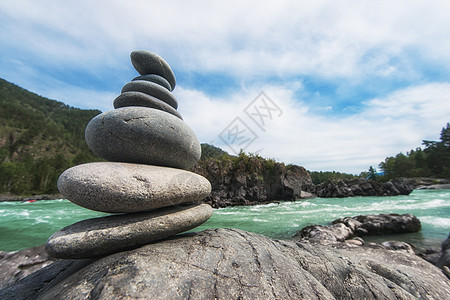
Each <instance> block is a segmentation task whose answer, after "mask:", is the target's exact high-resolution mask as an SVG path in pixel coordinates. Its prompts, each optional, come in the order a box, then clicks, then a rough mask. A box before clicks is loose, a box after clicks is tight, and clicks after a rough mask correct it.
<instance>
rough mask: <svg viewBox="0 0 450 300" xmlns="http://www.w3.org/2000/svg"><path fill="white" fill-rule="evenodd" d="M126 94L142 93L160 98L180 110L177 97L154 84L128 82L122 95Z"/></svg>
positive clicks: (140, 81) (144, 81) (137, 81)
mask: <svg viewBox="0 0 450 300" xmlns="http://www.w3.org/2000/svg"><path fill="white" fill-rule="evenodd" d="M125 92H141V93H144V94H147V95H150V96H153V97H155V98H158V99H160V100H162V101H164V102H166V103H167V104H169V105H170V106H172V107H173V108H175V109H177V108H178V101H177V99H176V98H175V96H174V95H173V94H172V93H171V92H169V91H168V90H167V89H165V88H163V87H162V86H160V85H159V84H157V83H154V82H150V81H146V80H136V81H131V82H128V83H127V84H125V85H124V86H123V88H122V93H125Z"/></svg>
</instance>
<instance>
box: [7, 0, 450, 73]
mask: <svg viewBox="0 0 450 300" xmlns="http://www.w3.org/2000/svg"><path fill="white" fill-rule="evenodd" d="M0 7H1V10H2V11H3V15H4V16H6V18H4V20H3V21H2V24H3V27H4V30H3V34H2V35H1V36H2V39H3V40H5V41H6V40H7V41H8V42H9V43H12V44H14V45H17V47H29V48H30V49H29V51H31V52H32V53H34V54H35V55H36V57H38V58H39V59H45V60H46V63H51V62H52V61H53V62H58V63H63V64H69V65H72V64H73V63H74V62H76V63H77V64H78V65H79V66H82V67H84V68H86V69H87V70H89V69H90V68H91V67H92V68H94V67H97V66H102V65H106V64H113V65H114V64H115V62H116V61H122V60H121V59H120V58H121V57H124V56H126V57H127V55H128V54H129V52H130V51H131V50H132V49H135V48H145V49H150V50H153V51H156V52H158V53H161V54H162V55H163V57H166V58H168V59H169V61H171V62H172V64H173V66H174V67H175V69H176V68H178V67H179V68H183V69H188V70H193V71H220V72H224V71H226V72H228V73H233V74H235V76H246V75H247V76H248V75H255V74H261V73H262V72H272V73H274V74H318V75H320V76H343V77H346V76H359V75H361V74H363V75H365V74H367V72H382V73H383V74H389V72H391V71H392V70H393V69H392V68H391V67H393V66H391V65H390V64H389V57H392V56H399V57H401V56H403V55H405V51H407V50H408V49H409V48H410V47H414V48H416V49H418V52H419V53H421V55H424V56H428V57H430V58H432V57H435V58H438V59H440V60H441V61H442V63H444V64H445V65H446V66H447V67H448V65H449V63H450V54H449V52H448V51H446V49H448V48H449V46H450V38H449V35H448V28H450V19H449V18H448V17H447V14H446V12H447V11H449V8H450V4H449V3H448V2H446V1H432V2H430V1H415V2H414V5H412V4H411V3H410V2H409V1H396V2H395V3H392V1H377V2H373V1H360V2H354V1H339V2H336V1H314V2H311V1H308V2H306V1H276V2H269V3H261V2H256V1H227V2H224V3H219V2H210V1H189V2H186V1H169V2H168V1H166V2H163V1H127V2H125V1H64V2H54V1H20V3H19V2H17V1H13V0H11V1H8V0H4V1H2V4H0ZM8 21H9V22H8ZM437 41H438V42H437ZM367 53H373V55H371V56H372V57H371V58H368V57H366V56H365V55H366V54H367ZM380 70H381V71H380ZM91 71H92V72H94V69H92V70H91Z"/></svg>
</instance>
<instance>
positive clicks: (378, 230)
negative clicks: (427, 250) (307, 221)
mask: <svg viewBox="0 0 450 300" xmlns="http://www.w3.org/2000/svg"><path fill="white" fill-rule="evenodd" d="M420 229H421V223H420V221H419V219H418V218H417V217H416V216H413V215H411V214H403V215H399V214H380V215H367V216H356V217H345V218H340V219H337V220H334V221H333V222H332V225H330V226H322V225H312V226H308V227H305V228H303V229H302V230H300V231H299V232H298V233H297V234H296V235H295V237H294V238H296V239H302V240H315V241H332V242H335V241H337V242H343V241H345V240H348V239H350V238H352V237H355V236H359V237H361V236H365V235H387V234H399V233H411V232H417V231H419V230H420ZM393 247H394V246H393Z"/></svg>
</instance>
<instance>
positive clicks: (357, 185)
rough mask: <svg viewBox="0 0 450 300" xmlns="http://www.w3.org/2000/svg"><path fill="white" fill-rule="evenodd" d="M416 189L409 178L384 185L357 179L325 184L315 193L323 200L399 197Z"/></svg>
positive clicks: (398, 179)
mask: <svg viewBox="0 0 450 300" xmlns="http://www.w3.org/2000/svg"><path fill="white" fill-rule="evenodd" d="M414 187H415V185H414V183H413V181H411V180H410V179H408V178H395V179H392V180H390V181H388V182H384V183H381V182H378V181H375V180H367V179H363V178H357V179H347V180H337V181H326V182H323V183H321V184H319V185H317V186H316V187H315V189H314V191H313V193H314V194H315V195H317V197H322V198H343V197H353V196H397V195H408V194H409V193H411V192H412V191H413V189H414Z"/></svg>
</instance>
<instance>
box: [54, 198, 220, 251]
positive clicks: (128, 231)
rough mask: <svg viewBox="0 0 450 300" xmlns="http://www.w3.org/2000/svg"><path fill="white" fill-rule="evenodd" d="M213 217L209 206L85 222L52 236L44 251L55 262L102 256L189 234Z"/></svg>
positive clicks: (68, 227)
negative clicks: (184, 233)
mask: <svg viewBox="0 0 450 300" xmlns="http://www.w3.org/2000/svg"><path fill="white" fill-rule="evenodd" d="M212 213H213V209H212V208H211V206H209V205H208V204H197V205H189V206H184V207H183V206H175V207H174V206H172V207H167V208H163V209H159V210H156V211H151V212H143V213H133V214H124V215H116V216H107V217H102V218H95V219H88V220H84V221H81V222H78V223H75V224H72V225H69V226H67V227H65V228H63V229H61V230H59V231H57V232H55V233H54V234H53V235H52V236H50V238H49V239H48V241H47V244H46V251H47V253H48V254H49V255H50V256H52V257H55V258H89V257H97V256H104V255H108V254H111V253H115V252H119V251H123V250H129V249H134V248H137V247H140V246H143V245H145V244H148V243H151V242H155V241H158V240H161V239H164V238H167V237H170V236H173V235H175V234H178V233H181V232H184V231H187V230H190V229H192V228H195V227H197V226H199V225H200V224H202V223H204V222H205V221H206V220H208V219H209V217H210V216H211V215H212Z"/></svg>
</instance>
